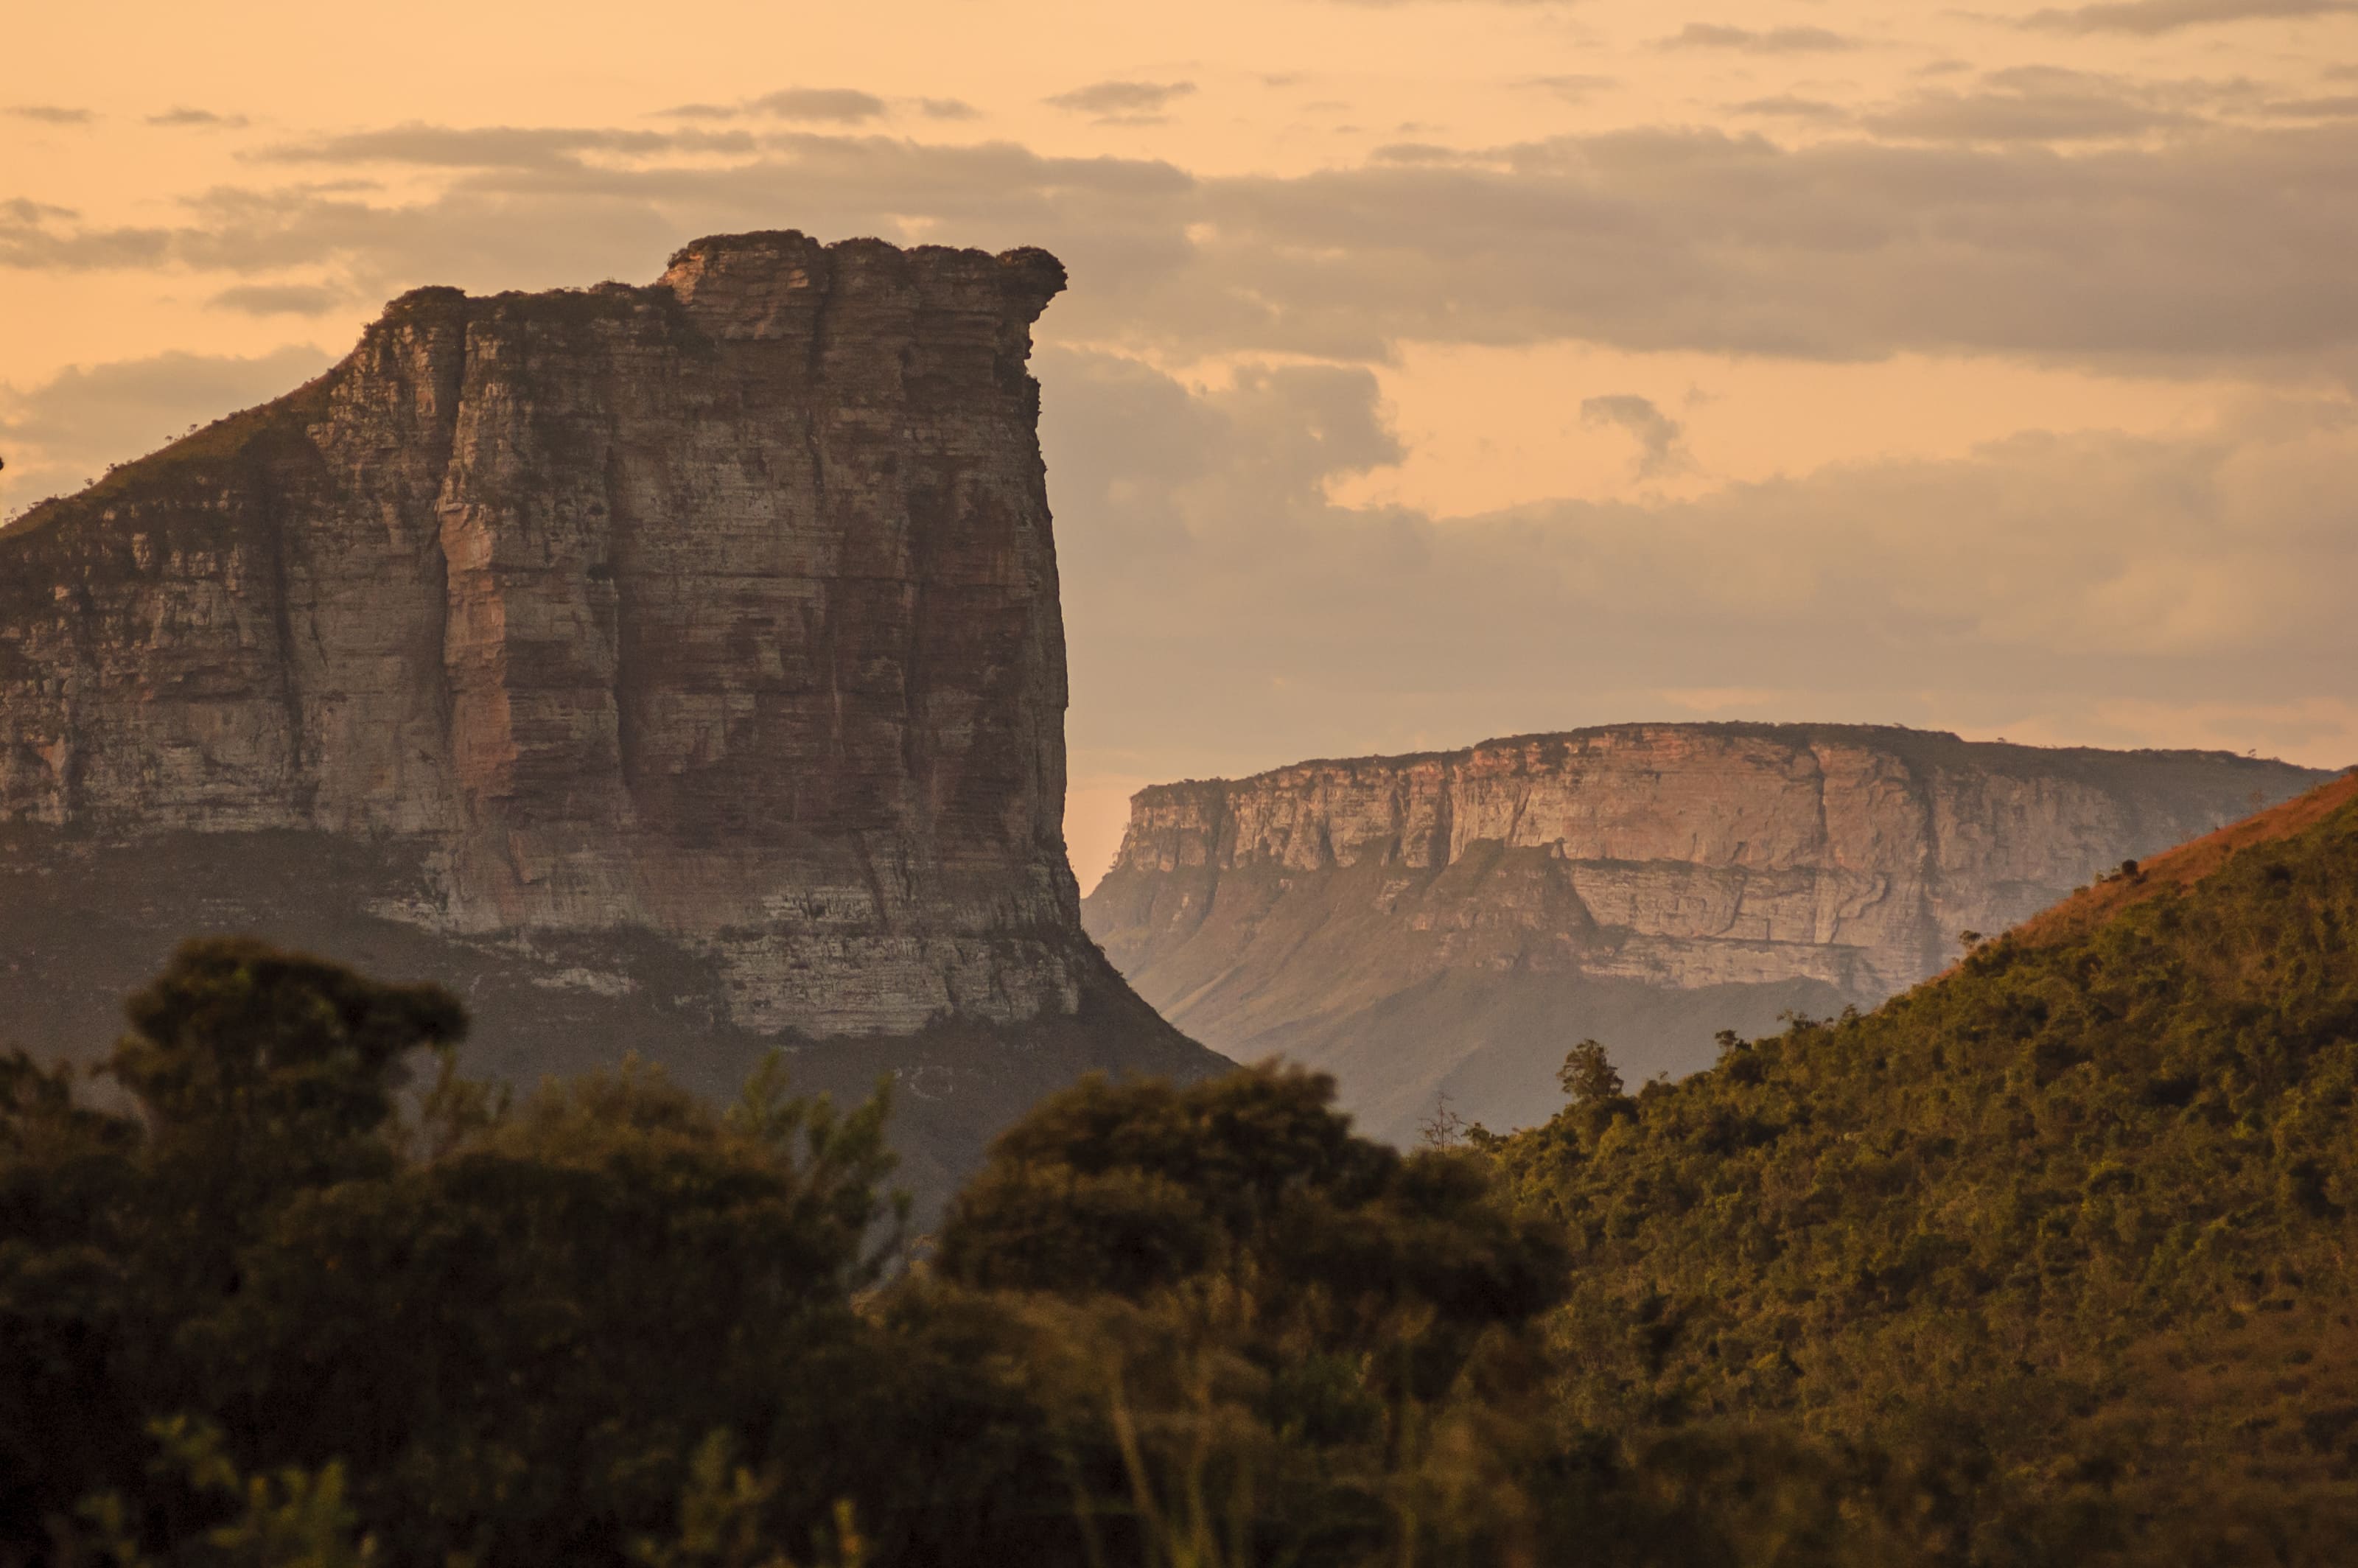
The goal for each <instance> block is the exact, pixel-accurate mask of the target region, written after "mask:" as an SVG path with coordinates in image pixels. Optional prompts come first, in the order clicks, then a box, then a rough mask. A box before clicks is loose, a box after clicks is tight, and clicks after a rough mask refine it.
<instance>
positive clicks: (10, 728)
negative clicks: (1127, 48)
mask: <svg viewBox="0 0 2358 1568" xmlns="http://www.w3.org/2000/svg"><path fill="white" fill-rule="evenodd" d="M1064 281H1065V277H1064V271H1063V269H1062V267H1060V266H1059V265H1057V263H1056V262H1055V259H1054V258H1053V257H1051V256H1049V255H1047V254H1045V253H1044V252H1040V251H1032V250H1023V251H1015V252H1011V253H1009V254H1005V255H998V256H993V255H988V254H983V253H980V252H976V251H957V250H947V249H941V248H936V247H923V248H918V249H913V250H907V251H903V250H899V249H896V248H894V247H892V246H891V245H887V244H884V243H881V242H876V241H852V242H849V243H841V244H836V245H820V244H818V243H816V242H814V241H812V240H809V239H807V238H806V237H804V236H802V235H800V234H797V233H790V232H780V233H763V234H749V235H741V236H735V237H728V238H717V239H709V240H704V241H700V242H698V243H695V244H692V245H690V246H688V247H687V249H685V250H683V251H682V252H680V253H679V254H678V255H677V256H676V257H675V258H674V260H673V263H672V265H671V268H670V270H669V271H668V272H666V273H665V276H663V278H662V279H661V280H660V281H659V282H657V283H656V284H654V286H652V287H624V286H622V285H617V284H609V285H604V286H601V287H597V288H592V289H589V290H584V291H578V292H561V293H555V294H541V295H502V296H499V297H493V298H488V299H472V298H468V297H465V296H463V295H461V294H460V293H459V292H457V291H456V290H452V289H447V288H429V289H421V290H418V291H416V292H415V293H412V294H408V295H406V296H404V297H401V298H400V299H397V300H395V302H394V303H393V304H392V305H391V306H390V307H389V308H387V309H386V311H385V313H384V317H383V318H382V319H380V320H378V321H377V322H376V323H375V324H374V325H373V326H372V327H370V328H369V329H368V330H367V331H366V333H365V334H364V335H363V337H362V341H361V343H360V346H359V348H358V349H356V350H355V351H353V353H352V356H351V357H350V358H349V359H347V360H346V361H344V362H342V363H341V364H340V365H338V366H337V367H336V368H335V369H333V370H331V371H330V372H329V373H327V374H326V375H324V376H322V377H321V378H320V379H319V380H318V381H316V382H314V383H312V384H309V385H308V386H306V387H303V388H301V389H300V390H299V391H297V392H296V393H294V394H292V395H289V396H287V397H286V398H283V399H281V400H279V401H278V402H276V403H274V404H271V405H268V406H265V407H263V408H260V409H256V410H254V411H252V412H250V413H248V414H245V415H241V416H236V417H234V418H232V419H230V420H227V421H224V422H222V423H221V424H219V425H216V426H214V427H210V428H208V429H206V430H204V431H201V432H200V433H198V434H196V435H193V436H191V437H190V438H189V439H187V440H185V441H182V442H179V443H178V444H177V445H175V446H173V447H171V448H168V449H165V450H164V451H162V452H159V453H157V454H156V455H155V456H153V457H151V458H148V459H146V460H142V461H140V462H137V463H135V464H132V465H130V466H128V467H126V468H124V469H122V470H117V471H115V472H114V473H112V474H111V475H109V477H108V478H107V479H106V480H105V481H102V482H101V483H100V484H98V485H96V486H94V487H93V488H92V489H91V490H89V491H87V492H83V493H81V494H80V495H78V496H74V497H71V498H70V499H67V500H64V501H59V502H54V503H48V504H46V505H44V506H41V507H38V508H37V509H35V510H34V511H33V512H31V513H29V514H27V515H26V516H25V517H24V518H22V519H20V520H19V521H18V522H17V523H16V524H15V525H14V526H12V527H11V528H10V529H9V530H8V531H7V532H6V534H5V535H0V717H5V737H6V742H7V743H6V746H5V752H0V817H4V818H5V822H6V823H7V824H8V825H10V826H9V827H8V828H7V834H8V842H7V855H6V860H5V864H6V867H7V868H8V871H7V874H8V875H9V877H10V879H11V882H12V885H11V886H9V887H7V888H0V894H5V896H7V897H8V898H9V899H10V901H11V902H12V903H17V902H18V901H20V900H29V903H30V905H31V906H33V907H36V908H38V907H43V906H48V907H57V906H59V892H58V886H59V878H58V876H57V875H56V874H48V875H45V874H44V872H43V868H44V867H48V868H51V869H52V873H54V870H55V868H59V867H63V866H67V865H69V864H71V863H73V857H75V856H77V855H82V856H100V857H105V856H108V855H119V854H120V853H121V852H123V851H124V850H126V849H128V850H134V851H135V850H136V849H137V848H138V847H139V846H141V845H154V844H159V843H162V842H163V841H165V840H167V839H169V840H170V841H171V842H172V843H173V845H174V846H176V848H175V849H174V850H173V857H172V861H171V863H172V864H173V865H174V866H175V867H176V868H178V871H177V873H176V874H179V875H183V876H195V877H197V878H199V879H200V880H202V881H205V882H207V883H208V884H209V885H210V886H211V887H212V888H214V889H217V890H227V891H226V892H223V893H222V897H224V898H226V899H228V901H229V908H230V910H231V912H232V914H234V915H235V916H236V917H238V918H248V919H251V918H264V919H266V918H267V917H268V916H269V914H270V913H271V912H272V911H273V910H276V909H285V908H289V907H293V906H294V905H295V904H297V903H301V904H303V905H304V906H305V907H307V908H311V909H312V910H313V918H314V924H315V925H316V924H317V923H319V922H321V921H326V922H330V924H332V922H333V920H335V919H341V918H342V917H343V916H344V915H346V914H349V915H351V916H352V918H355V919H362V918H364V919H366V920H370V921H376V922H382V923H386V924H387V925H388V926H391V927H401V928H405V929H407V930H413V931H423V932H427V933H431V934H433V935H435V936H436V937H437V938H438V939H439V940H441V941H443V942H444V943H445V945H446V946H445V947H444V948H442V949H438V951H441V952H443V953H444V954H445V957H446V959H447V961H448V963H449V964H450V965H454V966H456V967H457V968H460V969H461V970H463V969H465V968H467V967H468V966H469V965H470V964H471V963H474V960H473V959H471V958H469V957H467V955H469V954H471V953H475V954H481V953H488V952H491V951H492V950H494V949H496V950H498V951H500V952H502V953H503V954H505V955H507V957H508V958H514V957H515V956H516V955H518V954H522V953H527V952H529V953H533V954H538V955H541V956H542V957H543V958H545V959H546V964H545V966H544V967H546V968H547V974H546V976H543V977H541V978H543V979H548V980H549V984H550V986H552V987H555V988H556V989H569V990H570V991H572V992H573V993H576V994H588V995H595V994H599V993H601V992H602V993H605V994H608V995H610V996H615V997H620V996H625V995H633V994H642V993H644V991H645V989H646V987H647V984H648V973H647V972H646V966H647V964H648V963H649V962H651V961H652V960H650V959H649V958H648V956H647V953H646V952H645V951H644V950H641V948H640V946H639V945H642V944H644V943H645V942H648V941H653V942H655V943H656V944H658V945H659V946H661V948H662V949H663V950H664V951H665V952H667V953H674V954H676V955H677V956H678V957H679V958H680V961H681V963H682V964H684V965H686V966H687V968H692V969H694V970H695V971H696V974H695V976H694V977H676V978H677V979H679V983H681V984H683V985H685V986H686V987H687V992H688V993H690V994H688V995H687V996H686V997H685V998H679V997H674V996H669V995H666V996H665V998H664V999H663V1000H664V1003H665V1005H666V1006H670V1005H672V1004H673V1003H674V1002H675V1001H676V1002H677V1003H678V1005H679V1006H680V1007H681V1008H682V1009H684V1010H685V1011H684V1012H683V1016H684V1017H689V1016H692V1017H693V1018H694V1019H695V1020H697V1021H698V1024H697V1028H698V1031H701V1032H702V1033H698V1034H696V1035H695V1037H693V1038H691V1037H689V1036H687V1035H683V1037H682V1038H681V1039H680V1040H678V1041H676V1042H671V1043H665V1042H662V1041H654V1042H645V1041H643V1042H641V1044H647V1045H649V1046H650V1047H651V1048H652V1047H654V1046H660V1047H661V1048H662V1051H663V1054H672V1055H676V1054H682V1053H692V1052H693V1051H694V1050H695V1049H697V1048H698V1047H697V1046H696V1044H695V1038H701V1037H703V1036H704V1035H705V1034H708V1033H709V1032H710V1031H711V1030H714V1029H718V1030H721V1031H724V1032H734V1033H737V1034H741V1035H742V1036H744V1037H746V1038H748V1039H765V1038H777V1039H784V1040H788V1041H790V1042H816V1041H821V1040H826V1039H830V1038H843V1037H875V1036H892V1037H908V1036H913V1035H915V1034H917V1033H922V1032H925V1031H926V1030H928V1029H931V1030H933V1031H935V1032H936V1033H939V1032H940V1031H942V1030H944V1029H950V1030H952V1031H956V1030H958V1029H966V1030H969V1031H971V1030H975V1029H981V1030H985V1031H989V1030H998V1031H1001V1032H1007V1031H1014V1032H1017V1033H1022V1032H1026V1031H1030V1032H1033V1033H1035V1034H1036V1033H1037V1032H1038V1031H1039V1030H1040V1029H1044V1028H1047V1029H1052V1030H1053V1029H1055V1028H1064V1027H1066V1026H1067V1025H1070V1024H1071V1022H1072V1021H1074V1020H1076V1019H1079V1018H1081V1017H1083V1016H1084V1015H1085V1014H1090V1013H1092V1011H1093V1010H1094V1011H1105V1010H1106V1009H1109V1008H1110V1009H1111V1010H1112V1011H1116V1012H1121V1013H1122V1014H1123V1015H1124V1017H1125V1018H1127V1019H1129V1020H1130V1022H1129V1023H1128V1024H1126V1025H1125V1028H1126V1029H1127V1030H1128V1034H1129V1037H1130V1038H1129V1044H1127V1045H1123V1046H1121V1047H1120V1048H1116V1045H1115V1044H1114V1043H1112V1042H1110V1041H1109V1043H1108V1044H1107V1048H1106V1050H1104V1051H1102V1052H1098V1051H1095V1049H1094V1048H1093V1047H1090V1046H1089V1045H1088V1044H1087V1040H1085V1039H1082V1038H1081V1037H1078V1036H1076V1043H1075V1044H1074V1051H1073V1052H1070V1053H1067V1054H1071V1055H1074V1056H1075V1059H1076V1060H1077V1061H1079V1062H1080V1063H1082V1064H1083V1065H1087V1063H1088V1062H1090V1061H1091V1060H1095V1059H1098V1058H1101V1059H1102V1062H1103V1065H1144V1066H1153V1067H1159V1068H1162V1069H1164V1070H1194V1069H1197V1068H1200V1067H1201V1066H1202V1065H1204V1063H1205V1062H1206V1061H1207V1060H1209V1058H1207V1057H1206V1056H1204V1055H1203V1054H1201V1053H1198V1052H1196V1051H1195V1050H1194V1049H1193V1048H1192V1047H1189V1046H1187V1045H1186V1044H1185V1043H1184V1042H1183V1041H1181V1040H1180V1039H1179V1038H1178V1037H1177V1036H1176V1035H1175V1034H1174V1033H1171V1032H1169V1031H1168V1030H1167V1029H1163V1028H1162V1027H1161V1026H1160V1025H1152V1026H1150V1025H1149V1024H1148V1022H1145V1020H1144V1018H1143V1016H1142V1012H1143V1010H1141V1009H1138V1008H1137V1007H1136V1003H1135V1001H1134V999H1130V998H1128V997H1127V995H1126V993H1125V992H1124V991H1123V989H1122V987H1121V985H1120V981H1119V979H1117V978H1116V977H1114V976H1113V975H1111V973H1110V972H1109V971H1108V970H1107V969H1106V968H1105V967H1104V964H1103V961H1102V959H1101V958H1100V957H1099V956H1098V953H1097V952H1096V950H1095V949H1094V948H1093V947H1092V946H1091V945H1090V944H1089V943H1088V942H1087V939H1086V938H1085V937H1084V936H1083V935H1082V934H1081V931H1080V927H1079V922H1078V910H1077V904H1078V898H1077V892H1076V887H1075V885H1074V882H1073V879H1072V875H1071V872H1070V871H1069V869H1068V867H1067V866H1066V863H1065V851H1064V843H1063V835H1062V826H1061V815H1062V810H1063V800H1064V784H1065V780H1064V742H1063V716H1064V708H1065V655H1064V641H1063V628H1062V621H1061V616H1060V611H1059V607H1058V602H1057V580H1056V563H1055V547H1054V542H1053V538H1052V535H1051V532H1050V522H1049V515H1048V507H1047V501H1046V493H1045V488H1044V475H1043V471H1042V467H1041V460H1040V455H1039V449H1038V444H1037V439H1036V434H1035V427H1036V422H1037V415H1038V397H1039V392H1038V387H1037V385H1036V384H1035V383H1034V382H1033V380H1032V378H1031V376H1030V375H1029V374H1028V373H1027V372H1026V370H1025V362H1026V359H1027V357H1028V355H1029V352H1030V348H1031V325H1032V322H1033V320H1034V319H1036V318H1037V317H1038V315H1039V314H1040V312H1041V310H1042V309H1043V308H1044V307H1045V306H1046V304H1047V303H1048V301H1049V299H1050V298H1051V297H1054V296H1055V294H1056V293H1057V292H1058V290H1060V289H1061V288H1062V287H1064ZM307 843H308V844H311V845H313V846H314V849H313V850H311V851H306V850H304V849H301V848H300V846H301V845H304V844H307ZM263 846H266V847H267V852H265V849H264V848H262V847H263ZM307 854H309V855H310V856H311V858H312V859H313V860H316V861H317V863H318V864H319V866H320V867H321V868H323V870H322V873H321V874H322V875H330V868H331V869H332V874H331V875H330V881H331V883H332V885H329V886H324V887H321V886H308V885H298V886H293V887H285V888H280V889H277V890H276V893H274V890H273V889H271V888H269V887H255V886H253V885H250V884H252V883H253V881H254V875H255V874H256V868H257V867H264V866H267V867H270V868H275V870H274V871H273V872H272V875H273V876H278V877H293V878H295V879H297V882H298V883H299V882H300V881H301V880H302V872H301V871H300V870H299V867H301V866H302V865H303V864H304V863H305V857H306V855H307ZM191 857H193V859H191ZM159 863H160V862H159ZM118 870H120V868H118ZM112 874H114V873H110V875H112ZM126 874H127V873H126ZM133 880H134V881H136V878H135V876H134V878H133ZM45 887H46V888H47V889H48V891H47V892H44V891H43V889H44V888H45ZM155 891H156V892H157V893H158V894H159V895H162V896H164V902H165V904H166V905H167V906H168V907H167V909H166V912H165V914H163V915H162V916H160V917H159V920H158V925H159V926H168V927H172V928H174V929H176V930H177V929H178V928H180V927H184V926H188V925H190V924H191V921H190V919H189V915H191V914H197V913H200V912H199V911H197V910H195V909H192V908H189V907H188V905H189V903H198V902H200V901H196V900H192V899H189V898H187V895H188V894H191V893H193V892H194V891H195V890H193V889H184V890H177V891H176V892H172V893H168V892H167V891H166V890H161V889H158V890H155ZM176 898H178V899H179V900H181V901H182V902H180V903H178V904H177V905H176ZM24 913H25V912H24V908H23V907H19V908H18V909H17V911H16V915H17V917H19V918H21V917H23V915H24ZM50 937H51V939H52V940H54V941H56V942H58V943H60V944H66V945H70V944H71V943H72V942H73V941H74V940H75V934H74V931H73V929H72V928H71V926H70V925H60V926H59V928H57V929H55V930H54V931H52V932H51V933H50ZM616 943H620V944H622V946H619V947H618V946H615V944H616ZM625 948H628V949H631V950H632V951H635V952H637V953H638V957H637V958H636V959H635V960H631V961H625V959H624V958H623V957H620V956H619V955H622V952H623V950H624V949H625ZM504 961H506V960H505V959H503V962H504ZM535 961H538V960H535ZM478 967H480V966H478ZM527 967H529V966H527ZM49 968H55V966H54V965H51V966H49ZM462 978H463V977H462ZM543 989H546V988H543ZM0 1000H5V998H0ZM1084 1033H1086V1032H1084ZM1125 1052H1128V1053H1129V1055H1130V1056H1134V1057H1136V1058H1137V1060H1136V1061H1135V1062H1134V1063H1133V1062H1129V1061H1128V1060H1127V1058H1126V1057H1125ZM867 1055H868V1058H869V1059H870V1060H871V1063H881V1064H885V1065H890V1064H891V1061H892V1054H891V1053H890V1052H887V1051H881V1050H880V1051H871V1052H869V1053H868V1054H867ZM1067 1065H1069V1064H1067ZM871 1076H872V1075H871Z"/></svg>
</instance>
